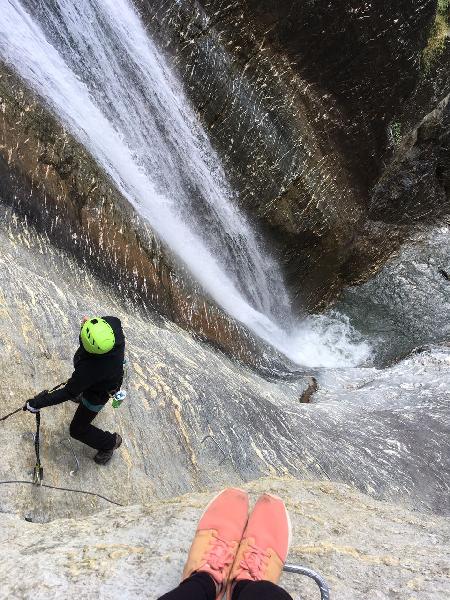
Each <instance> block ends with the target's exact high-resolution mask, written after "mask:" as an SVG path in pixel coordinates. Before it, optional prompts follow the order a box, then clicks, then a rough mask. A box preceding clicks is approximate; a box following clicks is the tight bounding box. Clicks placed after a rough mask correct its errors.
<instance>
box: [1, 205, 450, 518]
mask: <svg viewBox="0 0 450 600" xmlns="http://www.w3.org/2000/svg"><path fill="white" fill-rule="evenodd" d="M0 235H1V238H0V240H1V241H0V247H1V250H2V253H1V258H0V260H1V265H0V266H1V269H0V273H1V275H0V277H1V297H0V300H1V304H0V307H1V311H0V320H1V323H0V344H1V350H2V352H1V355H0V356H1V369H2V373H4V379H3V385H2V389H1V405H2V414H4V413H6V412H9V411H10V410H12V409H14V408H16V407H17V405H19V406H20V404H21V403H22V402H23V400H24V399H26V398H28V397H30V396H32V395H34V394H35V393H36V392H38V391H40V390H42V389H45V388H49V387H51V386H53V385H55V384H56V383H58V382H59V381H64V380H65V379H66V378H67V377H68V375H69V374H70V372H71V364H70V361H71V357H72V354H73V351H74V349H75V346H76V344H77V323H78V320H79V318H80V316H81V315H83V314H97V313H101V314H105V313H106V314H111V313H113V314H118V315H119V316H121V318H122V319H123V321H124V328H125V332H126V335H127V339H128V354H129V358H130V360H131V364H132V376H131V381H130V385H129V392H130V398H129V399H128V400H127V402H126V403H125V404H124V406H123V407H121V408H120V410H118V411H117V412H115V411H114V410H113V409H112V408H111V407H108V408H107V409H105V411H104V413H103V414H101V415H100V416H99V423H100V424H101V425H102V426H103V427H105V428H107V429H109V430H111V431H115V430H118V431H120V432H121V433H122V435H123V437H124V440H125V442H124V444H123V447H122V448H121V449H120V451H119V452H118V454H117V456H116V457H115V459H114V463H113V465H112V466H111V468H107V469H99V468H98V467H97V466H96V465H94V463H93V462H92V455H93V451H91V450H90V449H87V448H86V447H84V446H82V445H81V444H78V443H77V442H73V448H74V450H75V452H76V453H77V455H78V457H79V460H80V463H81V469H80V471H79V473H76V474H72V475H71V471H73V470H74V467H75V462H74V457H73V455H72V451H71V449H70V446H69V445H68V439H67V432H68V425H69V422H70V419H71V417H72V415H73V412H74V410H75V406H74V405H73V404H72V403H71V402H66V403H64V404H63V405H61V406H59V407H55V408H53V409H51V408H49V409H45V410H43V411H42V460H43V464H44V468H45V476H46V483H49V484H51V485H58V486H62V487H77V488H81V489H84V490H88V491H95V492H98V493H100V494H103V495H105V496H108V497H109V498H111V499H113V500H116V501H118V502H121V503H124V504H128V503H130V502H141V501H143V500H144V499H145V498H148V497H149V496H150V495H152V496H153V495H154V496H157V497H169V496H173V495H175V494H180V493H184V492H188V491H192V490H199V489H205V488H208V489H213V488H216V487H217V486H219V485H225V484H230V483H232V484H241V483H243V482H247V481H250V480H253V479H255V478H257V477H260V476H262V475H269V474H273V475H285V474H290V475H293V476H295V477H298V478H311V479H317V478H319V479H329V480H335V481H341V482H345V483H349V484H351V485H354V486H356V487H358V488H359V489H361V490H363V491H365V492H368V493H370V494H372V495H373V496H375V497H378V498H384V499H389V500H395V501H400V500H401V501H402V502H403V503H405V504H407V505H409V506H411V507H415V508H420V509H421V510H432V511H436V512H441V513H448V512H449V510H450V507H449V494H448V481H449V477H448V474H449V472H450V468H449V457H450V448H449V443H450V440H449V436H448V430H449V423H448V419H449V415H448V386H449V378H450V375H449V373H450V371H449V369H448V365H449V361H450V350H449V349H446V348H435V349H434V350H432V351H429V352H427V353H425V354H423V355H417V356H416V357H413V358H411V359H408V360H407V361H405V362H404V363H400V364H399V365H397V366H396V367H395V368H392V369H388V370H385V371H383V370H377V369H374V368H360V369H345V370H333V369H331V370H324V371H323V372H317V373H315V376H316V378H317V381H318V385H319V390H318V391H317V392H316V393H315V394H313V396H312V400H313V402H312V403H310V404H303V403H301V399H302V395H303V392H304V391H305V389H306V388H307V386H308V385H309V384H310V380H308V378H303V377H301V376H291V377H290V378H289V379H286V380H283V379H279V378H276V377H271V378H268V379H265V378H263V377H261V376H260V375H258V374H257V373H255V372H252V371H250V370H249V369H247V368H245V367H244V366H242V365H240V364H239V363H236V362H233V361H231V360H230V359H229V358H227V357H226V356H224V355H223V354H221V353H218V352H216V351H214V350H213V349H211V348H210V347H209V346H207V345H204V344H201V343H199V342H198V341H195V340H194V339H193V338H192V337H191V336H189V335H188V334H187V333H184V332H182V330H180V329H179V328H177V327H176V326H174V325H173V324H171V323H170V322H167V321H163V320H161V319H155V317H154V315H151V314H144V313H142V314H139V313H138V312H136V310H135V309H134V308H133V307H132V306H131V305H128V306H124V305H123V304H122V299H121V298H119V297H117V296H114V294H113V293H111V292H110V291H108V290H107V288H105V287H104V286H102V285H101V284H99V283H98V282H97V281H96V280H95V278H94V277H93V276H92V275H91V274H90V273H89V271H88V270H86V269H83V270H80V268H79V266H78V265H77V264H76V263H75V262H74V261H73V260H72V259H70V258H69V257H67V256H66V255H64V254H63V253H61V252H59V251H56V250H55V249H54V248H52V247H51V246H50V245H48V243H47V240H46V239H45V238H43V237H42V236H37V235H35V234H34V233H33V231H32V230H31V229H29V228H27V227H25V228H24V227H23V226H22V225H21V224H20V223H19V222H18V221H17V219H15V218H14V217H12V215H11V213H10V212H6V213H2V226H1V230H0ZM412 377H414V381H413V383H412V384H411V378H412ZM411 385H412V387H411ZM33 428H34V419H33V417H32V415H30V414H28V413H26V414H23V413H20V414H18V415H15V416H14V417H11V418H10V419H9V420H8V421H6V422H5V423H3V424H2V425H1V445H2V449H1V451H2V453H3V454H2V456H3V460H2V461H1V463H0V478H1V479H2V480H10V479H20V480H22V479H27V478H29V476H30V469H31V468H32V466H33V465H34V462H33V459H34V456H33V455H34V452H33V444H32V440H31V439H30V435H29V433H30V432H32V431H33ZM208 435H209V436H211V437H208V438H206V439H205V437H206V436H208ZM49 491H50V490H46V489H42V490H38V491H36V490H35V489H33V488H31V486H26V485H17V486H14V485H10V486H6V485H5V486H0V499H1V506H2V510H3V511H7V512H19V513H20V514H22V515H28V516H31V517H32V518H34V519H38V520H44V521H45V520H48V519H49V518H52V516H53V517H57V516H65V515H73V514H74V512H76V511H77V510H78V508H79V506H80V505H81V504H82V505H83V506H84V507H85V510H87V511H89V512H91V511H95V510H98V508H99V507H103V505H104V501H102V500H100V499H98V498H93V497H92V498H91V497H89V498H86V499H84V498H83V496H82V495H81V494H80V495H77V494H68V493H67V494H66V493H64V492H56V494H57V496H55V495H54V493H50V494H49V493H48V492H49Z"/></svg>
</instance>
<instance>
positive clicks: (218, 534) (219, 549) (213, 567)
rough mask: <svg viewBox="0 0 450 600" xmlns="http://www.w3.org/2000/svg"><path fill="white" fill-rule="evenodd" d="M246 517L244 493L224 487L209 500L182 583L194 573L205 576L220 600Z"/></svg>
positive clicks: (246, 500) (245, 495) (245, 497)
mask: <svg viewBox="0 0 450 600" xmlns="http://www.w3.org/2000/svg"><path fill="white" fill-rule="evenodd" d="M247 518H248V496H247V492H244V491H243V490H240V489H236V488H228V489H226V490H223V492H221V493H220V494H218V495H217V496H216V497H215V498H213V500H211V502H210V503H209V504H208V506H207V507H206V509H205V511H204V513H203V515H202V517H201V519H200V521H199V523H198V526H197V531H196V533H195V537H194V541H193V542H192V545H191V549H190V550H189V555H188V559H187V562H186V564H185V566H184V570H183V580H184V579H187V578H188V577H190V576H191V575H192V574H193V573H196V572H198V571H202V572H204V573H208V574H209V575H210V576H211V577H212V578H213V580H214V582H215V584H216V589H217V600H218V599H219V598H222V596H223V593H224V591H225V586H226V583H227V579H228V575H229V573H230V569H231V565H232V564H233V561H234V558H235V556H236V551H237V549H238V546H239V542H240V541H241V538H242V534H243V532H244V528H245V524H246V523H247Z"/></svg>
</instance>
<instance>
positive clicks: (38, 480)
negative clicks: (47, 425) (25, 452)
mask: <svg viewBox="0 0 450 600" xmlns="http://www.w3.org/2000/svg"><path fill="white" fill-rule="evenodd" d="M40 427H41V413H40V412H37V413H36V434H35V436H34V450H35V452H36V465H35V467H34V471H33V483H35V484H36V485H42V480H43V479H44V468H43V467H42V465H41V456H40V448H39V430H40Z"/></svg>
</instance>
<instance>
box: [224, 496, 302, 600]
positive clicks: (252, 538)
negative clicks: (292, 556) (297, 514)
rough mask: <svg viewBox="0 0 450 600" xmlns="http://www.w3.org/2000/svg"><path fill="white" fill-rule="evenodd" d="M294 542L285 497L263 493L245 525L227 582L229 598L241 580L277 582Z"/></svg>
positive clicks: (229, 599)
mask: <svg viewBox="0 0 450 600" xmlns="http://www.w3.org/2000/svg"><path fill="white" fill-rule="evenodd" d="M290 542H291V524H290V521H289V515H288V513H287V510H286V506H285V505H284V502H283V500H282V499H281V498H278V496H272V495H271V494H264V495H263V496H261V497H260V498H259V499H258V501H257V503H256V504H255V508H254V509H253V512H252V514H251V515H250V518H249V520H248V523H247V527H246V528H245V531H244V534H243V537H242V541H241V544H240V546H239V549H238V551H237V554H236V558H235V561H234V563H233V566H232V569H231V573H230V576H229V580H228V585H227V600H231V594H232V592H233V586H234V585H235V583H237V582H238V581H242V580H243V579H248V580H250V581H263V580H264V581H271V582H272V583H277V582H278V580H279V578H280V575H281V571H282V570H283V565H284V563H285V561H286V557H287V554H288V551H289V545H290Z"/></svg>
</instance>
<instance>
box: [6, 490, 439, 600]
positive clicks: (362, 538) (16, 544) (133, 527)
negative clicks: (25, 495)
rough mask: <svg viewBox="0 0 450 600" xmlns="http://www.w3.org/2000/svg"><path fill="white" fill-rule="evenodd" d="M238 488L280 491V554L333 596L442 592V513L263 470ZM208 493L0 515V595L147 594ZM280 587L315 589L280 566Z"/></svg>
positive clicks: (155, 593)
mask: <svg viewBox="0 0 450 600" xmlns="http://www.w3.org/2000/svg"><path fill="white" fill-rule="evenodd" d="M246 488H247V489H248V491H249V492H250V497H251V501H252V502H253V501H254V500H255V499H256V497H257V496H258V495H259V494H261V493H264V492H267V491H270V492H272V493H275V494H278V495H280V496H281V497H283V498H285V499H286V504H287V508H288V510H289V513H290V517H291V521H292V526H293V537H292V546H291V550H290V553H289V557H288V561H289V562H290V563H294V564H300V565H304V566H308V567H309V568H312V569H314V570H316V571H318V572H319V573H321V574H322V575H323V576H324V577H325V578H326V580H327V581H328V584H329V585H330V587H331V593H332V596H331V597H332V598H334V599H335V600H355V598H373V599H375V598H376V599H377V600H388V599H390V598H394V597H398V598H405V599H406V598H408V599H411V600H412V599H413V598H414V599H416V598H417V599H418V598H420V600H443V599H444V598H446V597H448V595H449V594H450V582H449V573H448V544H449V542H450V539H449V536H450V527H449V522H448V519H447V520H446V519H442V518H439V517H427V516H423V515H420V514H417V513H411V512H408V511H407V510H405V509H403V508H401V507H399V506H398V505H392V504H386V503H380V502H376V501H374V500H373V499H372V498H370V497H368V496H364V495H362V494H360V493H358V492H355V490H353V489H352V488H350V487H348V486H345V485H336V484H332V483H312V482H308V481H306V482H302V481H297V480H293V479H274V478H271V479H262V480H260V481H256V482H253V483H251V484H250V485H248V486H246ZM210 499H211V494H189V495H186V496H182V497H180V498H174V499H172V500H170V501H169V502H162V503H154V502H150V503H149V502H147V503H146V504H145V505H144V506H132V507H128V508H112V509H110V510H107V511H104V512H101V513H99V514H97V515H95V516H91V517H86V516H85V515H83V514H80V515H78V517H77V518H76V519H63V520H56V521H53V522H52V523H47V524H44V525H41V524H35V523H27V522H26V521H24V520H21V519H19V518H17V517H14V516H9V515H1V516H0V522H1V528H0V547H1V548H2V550H3V552H2V556H3V558H2V589H1V591H0V598H5V599H6V598H23V599H25V598H36V600H40V599H41V598H42V599H44V598H48V597H49V596H52V597H55V598H56V597H58V598H59V597H64V596H70V597H74V596H78V597H81V598H86V599H90V598H102V599H105V600H113V599H116V598H117V599H119V598H127V599H129V600H138V599H141V598H144V597H145V598H150V599H152V600H156V598H158V597H159V596H160V595H161V594H163V593H165V592H167V591H169V590H170V589H172V588H173V587H175V586H176V585H178V582H179V579H180V576H181V573H182V569H183V564H184V561H185V558H186V553H187V551H188V548H189V544H190V541H191V539H192V536H193V533H194V531H195V527H196V523H197V521H198V519H199V517H200V515H201V513H202V510H203V509H204V507H205V505H206V504H207V503H208V501H209V500H210ZM375 532H376V535H374V534H375ZM24 565H26V566H27V568H26V569H25V568H24ZM36 581H38V582H39V585H38V586H36ZM281 585H282V586H283V587H284V588H285V589H287V590H288V591H289V592H290V594H291V595H292V596H293V598H301V599H302V600H316V599H317V598H318V597H319V591H318V588H317V587H316V585H315V584H314V583H313V582H312V581H311V580H309V579H307V578H305V577H302V576H299V575H293V574H290V573H284V574H283V576H282V579H281Z"/></svg>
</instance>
